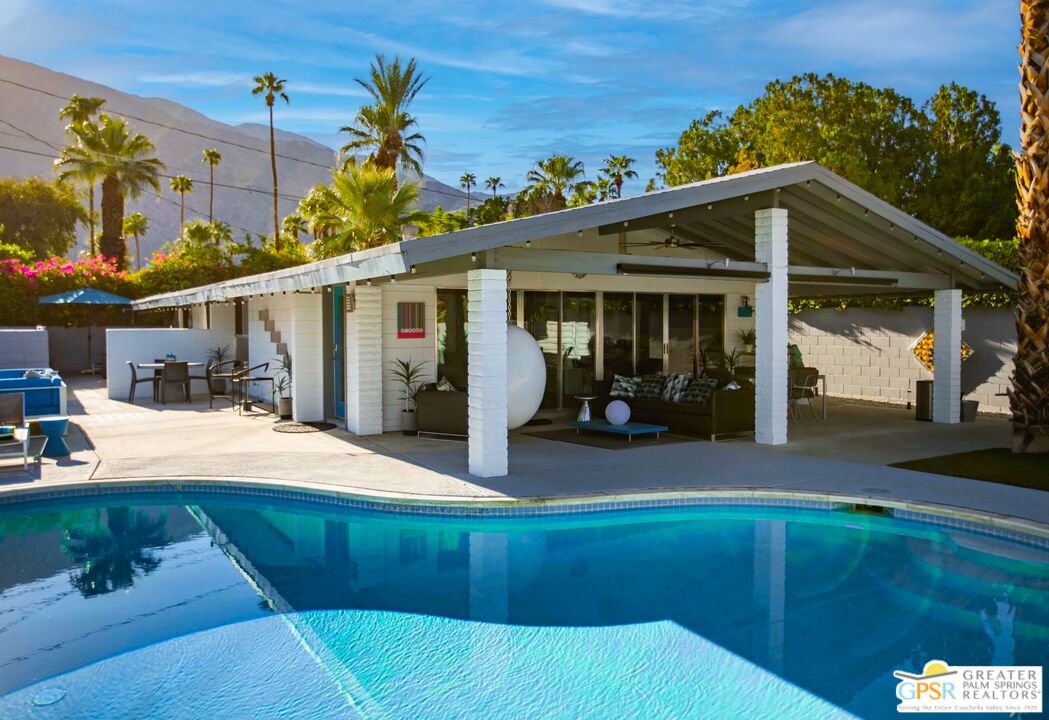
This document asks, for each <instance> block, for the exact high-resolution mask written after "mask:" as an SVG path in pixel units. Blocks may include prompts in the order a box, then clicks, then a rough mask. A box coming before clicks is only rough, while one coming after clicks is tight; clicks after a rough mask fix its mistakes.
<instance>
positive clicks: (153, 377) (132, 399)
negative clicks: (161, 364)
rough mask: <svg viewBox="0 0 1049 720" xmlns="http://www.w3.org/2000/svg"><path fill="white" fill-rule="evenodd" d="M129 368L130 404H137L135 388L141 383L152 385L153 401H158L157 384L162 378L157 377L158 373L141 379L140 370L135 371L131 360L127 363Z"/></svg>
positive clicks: (128, 399) (128, 397)
mask: <svg viewBox="0 0 1049 720" xmlns="http://www.w3.org/2000/svg"><path fill="white" fill-rule="evenodd" d="M127 366H128V368H129V369H130V370H131V390H130V392H128V396H127V401H128V402H129V403H134V402H135V387H136V386H137V385H138V384H139V383H147V382H148V383H150V384H151V385H152V386H153V401H154V402H156V400H157V383H159V382H160V378H159V377H157V375H156V373H154V374H153V375H151V376H147V377H139V376H138V370H136V369H135V363H133V362H131V361H130V360H128V361H127Z"/></svg>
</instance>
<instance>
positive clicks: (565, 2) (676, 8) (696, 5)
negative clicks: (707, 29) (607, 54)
mask: <svg viewBox="0 0 1049 720" xmlns="http://www.w3.org/2000/svg"><path fill="white" fill-rule="evenodd" d="M543 2H545V3H546V4H547V5H551V6H553V7H557V8H562V9H564V10H576V11H578V12H584V13H589V14H591V15H604V16H607V17H617V18H650V19H653V20H666V19H668V18H670V19H675V18H676V19H684V18H691V17H696V16H697V15H708V16H716V15H723V14H725V13H728V12H732V11H734V10H736V9H738V8H739V7H741V6H743V5H746V4H748V0H713V2H699V0H543Z"/></svg>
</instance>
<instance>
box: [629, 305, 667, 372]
mask: <svg viewBox="0 0 1049 720" xmlns="http://www.w3.org/2000/svg"><path fill="white" fill-rule="evenodd" d="M635 302H636V303H637V307H636V311H635V315H636V317H637V334H636V335H635V337H636V338H637V349H636V355H635V357H636V358H637V364H636V371H635V372H636V373H637V374H638V375H650V374H652V373H658V372H662V371H663V296H662V295H656V294H648V293H638V294H637V296H636V300H635Z"/></svg>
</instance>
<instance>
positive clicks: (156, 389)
mask: <svg viewBox="0 0 1049 720" xmlns="http://www.w3.org/2000/svg"><path fill="white" fill-rule="evenodd" d="M167 361H168V359H167V358H153V362H155V363H160V365H161V368H163V366H164V363H166V362H167ZM163 374H164V371H163V369H159V370H154V371H153V377H154V379H156V384H155V385H154V386H153V402H160V380H161V377H162V376H163Z"/></svg>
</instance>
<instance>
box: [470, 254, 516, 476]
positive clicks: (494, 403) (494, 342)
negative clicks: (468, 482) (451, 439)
mask: <svg viewBox="0 0 1049 720" xmlns="http://www.w3.org/2000/svg"><path fill="white" fill-rule="evenodd" d="M467 288H468V290H467V300H468V306H467V322H468V323H469V325H468V328H469V340H468V343H467V345H468V347H467V351H468V358H469V359H468V362H467V370H468V375H469V380H468V385H469V387H468V392H469V394H470V397H469V399H468V403H469V446H470V447H469V457H470V474H471V475H476V476H478V477H500V476H503V475H506V474H507V472H508V471H509V440H508V437H507V431H506V422H507V419H506V418H507V385H506V383H507V375H506V271H505V270H471V271H470V272H469V273H467Z"/></svg>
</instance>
